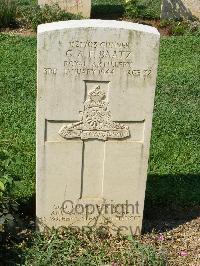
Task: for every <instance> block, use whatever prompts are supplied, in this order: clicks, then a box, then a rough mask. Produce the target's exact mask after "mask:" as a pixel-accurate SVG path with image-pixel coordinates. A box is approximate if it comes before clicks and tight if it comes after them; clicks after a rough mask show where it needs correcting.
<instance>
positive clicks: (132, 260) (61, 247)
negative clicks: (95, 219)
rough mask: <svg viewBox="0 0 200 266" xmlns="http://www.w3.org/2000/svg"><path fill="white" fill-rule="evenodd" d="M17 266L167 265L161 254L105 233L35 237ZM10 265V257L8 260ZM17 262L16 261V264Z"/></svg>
mask: <svg viewBox="0 0 200 266" xmlns="http://www.w3.org/2000/svg"><path fill="white" fill-rule="evenodd" d="M16 248H17V249H18V252H19V250H21V259H20V260H19V262H20V264H19V265H25V266H26V265H27V266H28V265H33V266H37V265H40V266H46V265H52V266H54V265H55V266H59V265H77V266H78V265H79V266H82V265H91V266H92V265H112V266H117V265H135V266H136V265H148V266H164V265H166V263H165V261H166V259H165V256H164V254H161V253H159V252H158V251H156V249H155V248H152V247H150V246H147V245H145V244H141V243H140V242H139V241H137V240H136V239H133V238H131V237H122V236H111V235H109V234H107V233H106V231H100V230H99V231H94V232H93V233H91V232H90V233H89V232H80V231H76V230H75V229H74V230H72V229H60V230H51V231H49V232H47V233H45V234H37V233H36V234H35V235H33V238H32V243H31V242H30V243H29V245H27V244H25V243H23V244H22V245H21V246H20V245H19V246H18V247H17V246H16ZM10 258H11V261H12V260H13V257H12V256H10ZM15 262H18V260H15Z"/></svg>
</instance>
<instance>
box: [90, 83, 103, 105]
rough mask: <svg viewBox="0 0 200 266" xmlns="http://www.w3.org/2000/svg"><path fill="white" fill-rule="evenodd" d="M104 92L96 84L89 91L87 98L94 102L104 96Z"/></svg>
mask: <svg viewBox="0 0 200 266" xmlns="http://www.w3.org/2000/svg"><path fill="white" fill-rule="evenodd" d="M105 96H106V94H105V92H104V91H103V90H101V88H100V86H99V85H98V86H97V87H96V88H95V89H93V90H92V91H90V92H89V98H90V99H91V100H92V101H94V102H99V101H101V100H103V99H104V98H105Z"/></svg>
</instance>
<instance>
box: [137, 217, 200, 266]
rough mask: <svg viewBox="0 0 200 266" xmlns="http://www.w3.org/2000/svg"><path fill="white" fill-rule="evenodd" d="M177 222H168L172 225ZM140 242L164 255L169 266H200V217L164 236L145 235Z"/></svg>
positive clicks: (156, 234) (165, 233) (167, 232)
mask: <svg viewBox="0 0 200 266" xmlns="http://www.w3.org/2000/svg"><path fill="white" fill-rule="evenodd" d="M160 222H162V221H160ZM176 222H177V221H175V220H174V221H173V220H171V221H168V223H171V224H172V225H173V224H175V223H176ZM140 240H141V242H142V243H144V244H147V245H151V246H153V247H155V248H156V249H157V250H159V251H160V252H161V253H162V254H164V256H165V257H166V258H167V261H168V263H169V264H168V265H169V266H199V265H200V217H198V218H195V219H193V220H191V221H189V222H185V223H183V224H181V225H179V226H177V227H175V228H174V229H172V230H169V231H166V232H164V233H162V234H159V233H149V234H144V235H142V236H141V238H140Z"/></svg>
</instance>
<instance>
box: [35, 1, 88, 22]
mask: <svg viewBox="0 0 200 266" xmlns="http://www.w3.org/2000/svg"><path fill="white" fill-rule="evenodd" d="M38 4H39V5H40V6H44V5H45V4H46V5H53V4H58V5H59V6H60V8H61V9H63V10H65V11H67V12H70V13H73V14H81V15H82V16H84V17H88V18H89V17H90V12H91V0H38Z"/></svg>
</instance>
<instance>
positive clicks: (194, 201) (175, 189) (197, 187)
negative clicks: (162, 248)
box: [143, 174, 200, 233]
mask: <svg viewBox="0 0 200 266" xmlns="http://www.w3.org/2000/svg"><path fill="white" fill-rule="evenodd" d="M199 216H200V174H187V175H183V174H180V175H162V176H160V175H151V174H150V175H149V176H148V180H147V189H146V198H145V208H144V219H143V233H147V232H151V231H152V230H153V229H155V230H156V231H160V232H164V231H168V230H171V229H173V228H176V227H177V226H179V225H181V224H183V223H186V222H188V221H191V220H192V219H195V218H197V217H199Z"/></svg>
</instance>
